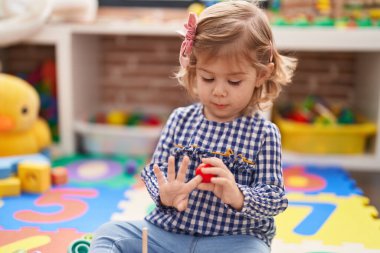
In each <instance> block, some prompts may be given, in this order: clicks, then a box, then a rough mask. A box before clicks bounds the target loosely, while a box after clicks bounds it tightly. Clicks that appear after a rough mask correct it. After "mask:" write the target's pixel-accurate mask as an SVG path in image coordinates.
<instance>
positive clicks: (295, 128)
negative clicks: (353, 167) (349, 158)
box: [274, 96, 376, 154]
mask: <svg viewBox="0 0 380 253" xmlns="http://www.w3.org/2000/svg"><path fill="white" fill-rule="evenodd" d="M274 121H275V123H276V124H277V125H278V127H279V129H280V131H281V135H282V146H283V148H284V150H290V151H295V152H299V153H309V154H362V153H364V152H365V151H366V149H367V148H368V144H369V142H368V140H369V137H372V136H374V135H375V133H376V125H375V124H373V123H372V122H370V121H368V120H366V119H364V118H363V117H361V116H360V115H357V114H355V113H354V111H353V110H352V109H350V108H348V107H347V106H337V105H331V104H330V103H327V102H326V101H324V100H323V99H322V98H320V97H316V96H309V97H307V98H306V99H304V100H303V101H302V103H298V104H294V103H293V104H285V105H283V106H280V107H279V109H278V111H276V113H275V115H274Z"/></svg>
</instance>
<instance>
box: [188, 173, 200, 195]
mask: <svg viewBox="0 0 380 253" xmlns="http://www.w3.org/2000/svg"><path fill="white" fill-rule="evenodd" d="M201 182H202V177H201V176H200V175H197V176H195V177H194V178H193V179H191V180H190V181H189V182H187V183H186V184H185V191H186V192H187V193H190V192H192V191H193V190H194V189H195V188H197V186H198V185H199V184H200V183H201Z"/></svg>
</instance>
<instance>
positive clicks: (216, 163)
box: [202, 157, 225, 167]
mask: <svg viewBox="0 0 380 253" xmlns="http://www.w3.org/2000/svg"><path fill="white" fill-rule="evenodd" d="M202 163H208V164H211V165H212V166H214V167H222V166H225V165H224V163H223V161H222V160H221V159H219V158H217V157H205V158H202Z"/></svg>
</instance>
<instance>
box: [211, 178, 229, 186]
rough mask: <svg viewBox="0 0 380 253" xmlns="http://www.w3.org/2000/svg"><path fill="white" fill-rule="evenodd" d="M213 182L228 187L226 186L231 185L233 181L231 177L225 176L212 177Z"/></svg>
mask: <svg viewBox="0 0 380 253" xmlns="http://www.w3.org/2000/svg"><path fill="white" fill-rule="evenodd" d="M211 183H213V184H215V185H218V186H222V187H226V186H230V185H231V183H232V182H231V181H230V180H229V179H227V178H224V177H213V178H211Z"/></svg>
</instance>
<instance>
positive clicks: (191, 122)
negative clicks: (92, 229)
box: [141, 104, 288, 246]
mask: <svg viewBox="0 0 380 253" xmlns="http://www.w3.org/2000/svg"><path fill="white" fill-rule="evenodd" d="M202 110H203V106H202V105H201V104H194V105H190V106H188V107H182V108H178V109H176V110H175V111H174V112H173V113H172V114H171V115H170V117H169V119H168V121H167V123H166V126H165V127H164V129H163V131H162V134H161V137H160V140H159V142H158V145H157V147H156V150H155V152H154V155H153V158H152V161H151V163H150V164H148V165H147V166H146V167H145V168H144V170H143V171H142V174H141V175H142V178H143V180H144V182H145V184H146V186H147V189H148V191H149V193H150V195H151V196H152V198H153V200H154V202H155V203H156V208H155V209H154V210H153V211H152V212H151V213H150V214H149V215H148V216H147V217H146V218H145V219H146V220H147V221H149V222H151V223H153V224H155V225H157V226H159V227H161V228H163V229H165V230H167V231H171V232H175V233H185V234H191V235H204V236H216V235H253V236H255V237H257V238H259V239H262V240H263V241H264V242H265V243H267V244H268V246H270V244H271V241H272V239H273V236H274V234H275V225H274V219H273V216H275V215H277V214H278V213H280V212H282V211H284V210H285V209H286V207H287V205H288V201H287V199H286V197H285V192H284V185H283V176H282V167H281V166H282V165H281V137H280V134H279V131H278V128H277V127H276V126H275V125H274V124H273V123H271V122H269V121H266V120H265V119H264V118H263V117H262V116H260V115H259V114H258V113H256V114H255V115H254V116H251V117H241V118H238V119H236V120H234V121H232V122H223V123H220V122H214V121H209V120H207V119H206V118H205V117H204V115H203V113H202ZM170 155H173V156H175V158H176V170H178V168H179V165H180V162H181V158H182V157H183V156H184V155H187V156H189V157H190V160H191V162H190V165H189V168H188V171H187V175H186V178H187V180H190V179H191V178H193V177H194V176H195V169H196V167H197V166H198V165H199V164H200V163H201V158H203V157H211V156H214V157H219V158H220V159H222V160H223V162H224V164H225V165H226V166H227V167H228V168H229V169H230V170H231V172H232V174H233V175H234V176H235V181H236V184H237V186H238V187H239V189H240V190H241V192H242V193H243V195H244V205H243V209H242V210H241V211H237V210H235V209H233V208H232V207H231V206H229V205H227V204H225V203H223V202H222V201H221V200H220V199H219V198H217V197H216V196H215V195H214V193H213V192H209V191H201V190H197V189H196V190H194V191H193V192H191V193H190V196H189V202H188V207H187V209H186V210H185V211H183V212H178V211H177V210H176V209H174V208H172V207H165V206H163V205H161V204H160V196H159V189H158V183H157V179H156V176H155V175H154V173H153V164H155V163H156V164H158V166H159V167H160V169H161V170H162V171H163V172H164V174H165V175H167V161H168V158H169V156H170Z"/></svg>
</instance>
